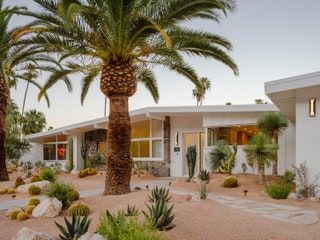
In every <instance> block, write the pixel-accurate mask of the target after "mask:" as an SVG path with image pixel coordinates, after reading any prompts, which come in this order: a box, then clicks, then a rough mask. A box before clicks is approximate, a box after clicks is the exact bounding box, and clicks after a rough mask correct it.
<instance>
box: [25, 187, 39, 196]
mask: <svg viewBox="0 0 320 240" xmlns="http://www.w3.org/2000/svg"><path fill="white" fill-rule="evenodd" d="M28 192H29V193H30V194H31V195H39V194H40V193H41V187H39V186H36V185H31V186H30V187H29V189H28Z"/></svg>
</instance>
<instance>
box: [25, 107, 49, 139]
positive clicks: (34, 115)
mask: <svg viewBox="0 0 320 240" xmlns="http://www.w3.org/2000/svg"><path fill="white" fill-rule="evenodd" d="M22 122H23V125H22V132H23V134H25V135H29V134H34V133H39V132H42V131H43V130H44V129H45V128H46V124H47V120H46V116H45V115H44V113H43V112H39V111H37V110H35V109H33V110H29V111H28V112H26V113H25V116H24V117H23V119H22Z"/></svg>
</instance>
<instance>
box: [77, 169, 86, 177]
mask: <svg viewBox="0 0 320 240" xmlns="http://www.w3.org/2000/svg"><path fill="white" fill-rule="evenodd" d="M86 176H88V172H87V171H86V170H80V171H79V173H78V177H79V178H84V177H86Z"/></svg>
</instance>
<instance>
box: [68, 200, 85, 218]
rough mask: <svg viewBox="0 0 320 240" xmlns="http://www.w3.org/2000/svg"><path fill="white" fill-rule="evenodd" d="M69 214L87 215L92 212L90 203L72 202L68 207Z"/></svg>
mask: <svg viewBox="0 0 320 240" xmlns="http://www.w3.org/2000/svg"><path fill="white" fill-rule="evenodd" d="M68 214H69V215H76V216H87V215H89V214H90V207H89V205H88V204H86V203H83V202H77V203H74V204H72V205H71V206H70V207H69V208H68Z"/></svg>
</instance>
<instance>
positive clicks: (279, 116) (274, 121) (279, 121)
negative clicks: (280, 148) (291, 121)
mask: <svg viewBox="0 0 320 240" xmlns="http://www.w3.org/2000/svg"><path fill="white" fill-rule="evenodd" d="M257 127H258V128H259V129H260V130H261V131H262V132H263V133H265V134H267V135H268V136H269V137H270V138H271V139H272V141H273V142H274V143H275V144H278V139H279V136H280V135H281V134H282V133H283V132H284V131H285V130H286V128H287V127H288V120H287V118H286V117H285V116H284V115H283V113H281V112H270V113H266V114H264V115H262V116H261V117H260V118H258V121H257ZM277 174H278V154H277V156H276V159H275V161H274V163H273V165H272V175H277Z"/></svg>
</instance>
